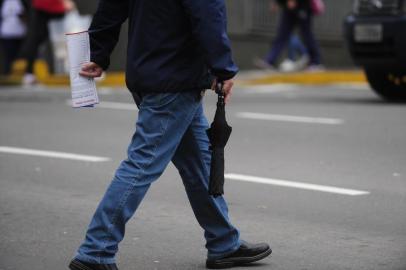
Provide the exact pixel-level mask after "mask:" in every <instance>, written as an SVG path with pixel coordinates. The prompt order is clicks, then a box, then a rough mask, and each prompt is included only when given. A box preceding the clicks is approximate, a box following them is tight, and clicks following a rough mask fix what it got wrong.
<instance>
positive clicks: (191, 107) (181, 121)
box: [76, 92, 226, 264]
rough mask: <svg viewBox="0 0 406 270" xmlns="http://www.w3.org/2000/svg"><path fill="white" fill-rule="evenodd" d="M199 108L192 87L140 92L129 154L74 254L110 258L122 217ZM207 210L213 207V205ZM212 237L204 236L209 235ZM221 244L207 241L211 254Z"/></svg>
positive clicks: (167, 159) (130, 211)
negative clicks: (181, 89)
mask: <svg viewBox="0 0 406 270" xmlns="http://www.w3.org/2000/svg"><path fill="white" fill-rule="evenodd" d="M199 110H201V101H200V99H198V98H197V93H195V92H190V93H170V94H151V95H146V96H144V97H143V100H142V103H141V105H140V111H139V116H138V121H137V125H136V132H135V134H134V136H133V138H132V141H131V143H130V146H129V147H128V158H127V159H126V160H124V161H123V162H122V163H121V164H120V166H119V168H118V169H117V171H116V174H115V176H114V179H113V181H112V182H111V184H110V186H109V187H108V189H107V191H106V193H105V195H104V197H103V199H102V201H101V202H100V204H99V206H98V207H97V209H96V212H95V214H94V216H93V218H92V220H91V222H90V225H89V228H88V230H87V233H86V238H85V240H84V242H83V244H82V245H81V246H80V247H79V249H78V253H77V256H76V258H77V259H79V260H82V261H86V262H90V263H101V264H109V263H114V262H115V254H116V253H117V251H118V244H119V243H120V241H121V240H122V239H123V238H124V233H125V224H126V222H127V221H128V220H129V219H130V218H131V217H132V216H133V214H134V213H135V211H136V209H137V208H138V206H139V204H140V203H141V201H142V199H143V198H144V196H145V194H146V192H147V190H148V188H149V187H150V185H151V183H152V182H153V181H155V180H156V179H158V178H159V176H160V175H161V174H162V173H163V171H164V170H165V168H166V166H167V165H168V163H169V162H170V160H171V159H172V157H173V156H174V155H175V152H177V149H178V145H179V144H180V142H181V140H183V139H182V138H183V136H184V134H185V132H186V131H187V130H188V129H189V127H190V125H191V124H192V122H193V121H194V119H195V116H196V113H197V112H198V111H199ZM205 195H206V196H207V194H205ZM206 201H207V199H206ZM219 201H221V199H219ZM201 203H205V201H204V200H203V201H201ZM194 205H195V206H197V205H196V204H194ZM218 205H221V204H218ZM221 208H223V209H224V208H225V209H224V211H225V213H226V206H225V204H224V205H222V206H221ZM206 209H208V210H210V211H212V210H216V209H217V208H216V207H213V208H206ZM217 211H218V209H217ZM207 215H210V213H207V214H206V218H207ZM215 215H218V214H215ZM223 215H224V214H223ZM203 216H205V215H203ZM224 216H225V217H226V214H225V215H224ZM203 224H206V223H203ZM211 226H213V225H211ZM206 227H207V232H209V234H210V233H213V234H216V235H219V233H218V232H217V230H216V229H214V230H213V229H210V228H209V225H205V228H206ZM214 227H215V226H214ZM214 227H213V228H214ZM219 227H221V226H219ZM214 238H215V237H213V236H212V235H209V239H214ZM220 243H221V240H217V241H216V240H215V241H213V240H212V246H213V248H212V250H213V254H214V253H216V251H220V250H223V249H222V247H221V246H220ZM224 243H225V241H224ZM210 246H211V245H209V247H210Z"/></svg>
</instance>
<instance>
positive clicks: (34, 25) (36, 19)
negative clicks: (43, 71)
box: [21, 0, 75, 85]
mask: <svg viewBox="0 0 406 270" xmlns="http://www.w3.org/2000/svg"><path fill="white" fill-rule="evenodd" d="M74 8H75V4H74V2H72V0H32V12H31V15H30V20H29V31H28V36H27V39H26V40H25V42H24V45H23V47H22V51H21V56H22V58H23V59H25V60H26V61H27V67H26V70H25V75H24V77H23V84H24V85H32V84H35V83H36V82H37V79H36V77H35V75H34V61H35V59H36V58H37V55H38V49H39V47H40V45H41V44H42V43H44V42H45V41H46V40H48V38H49V31H48V23H49V21H50V20H53V19H63V17H64V15H65V14H66V13H67V12H68V11H71V10H73V9H74Z"/></svg>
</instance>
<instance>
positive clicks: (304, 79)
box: [239, 71, 367, 85]
mask: <svg viewBox="0 0 406 270" xmlns="http://www.w3.org/2000/svg"><path fill="white" fill-rule="evenodd" d="M365 82H367V80H366V77H365V74H364V73H363V72H362V71H320V72H301V73H288V74H279V73H277V74H270V75H264V76H262V77H259V78H255V79H245V80H240V81H239V83H241V84H244V85H261V84H276V83H292V84H313V85H314V84H334V83H365Z"/></svg>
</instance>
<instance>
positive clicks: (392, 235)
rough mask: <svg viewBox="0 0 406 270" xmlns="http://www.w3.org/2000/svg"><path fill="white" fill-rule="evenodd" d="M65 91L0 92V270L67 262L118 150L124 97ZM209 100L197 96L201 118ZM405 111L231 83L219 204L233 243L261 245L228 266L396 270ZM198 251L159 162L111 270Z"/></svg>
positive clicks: (322, 89)
mask: <svg viewBox="0 0 406 270" xmlns="http://www.w3.org/2000/svg"><path fill="white" fill-rule="evenodd" d="M67 90H68V89H42V88H38V89H34V90H23V89H20V88H1V89H0V243H1V244H0V270H12V269H13V270H28V269H29V270H44V269H46V270H51V269H52V270H61V269H67V267H66V265H67V263H68V262H69V260H70V259H71V257H72V256H73V255H74V252H75V249H76V248H77V246H78V245H79V244H80V242H81V240H82V239H83V236H84V232H85V229H86V227H87V225H88V222H89V219H90V217H91V215H92V213H93V211H94V209H95V207H96V205H97V203H98V201H99V199H100V198H101V196H102V195H103V192H104V190H105V189H106V186H107V185H108V183H109V182H110V180H111V178H112V175H113V173H114V169H115V168H116V167H117V165H118V164H119V162H120V161H121V160H122V159H123V158H124V157H125V156H124V154H125V151H126V147H127V144H128V142H129V139H130V136H131V134H132V132H133V128H134V122H135V120H136V118H137V110H136V107H135V105H132V99H131V97H130V95H129V93H128V92H127V91H126V90H123V89H121V90H117V89H107V88H105V89H100V90H99V94H100V98H101V100H102V103H101V104H100V105H99V106H97V108H96V109H89V108H88V109H72V108H71V107H70V106H69V104H68V101H69V91H67ZM215 101H216V97H215V95H214V94H213V93H207V95H206V98H205V104H206V105H205V107H206V113H207V115H208V118H209V119H210V120H211V119H212V117H213V113H214V110H215ZM405 110H406V108H405V105H404V104H403V105H402V104H387V103H384V102H382V101H381V100H380V99H379V98H377V97H376V96H375V95H374V94H373V93H372V92H371V91H370V90H369V89H368V88H367V86H365V85H350V86H345V85H333V86H328V87H327V86H317V87H316V86H315V87H313V86H294V85H274V86H256V87H242V86H239V87H237V88H236V89H235V94H234V96H233V100H232V103H231V104H230V105H229V106H228V111H227V113H228V119H229V122H230V124H231V125H232V126H233V134H232V137H231V140H230V143H229V145H228V147H227V150H226V162H227V163H226V173H227V175H226V176H227V178H228V179H227V180H226V181H227V182H226V198H227V200H228V201H229V207H230V213H231V219H232V221H233V223H235V225H236V226H238V227H239V228H240V230H241V234H242V238H243V239H246V240H248V241H254V242H256V241H266V242H269V243H271V246H272V248H273V250H274V253H273V254H272V256H271V257H270V258H267V259H266V260H264V261H262V262H260V263H258V264H256V267H246V268H245V267H241V268H238V269H250V270H254V269H272V270H329V269H331V270H341V269H343V270H344V269H354V270H362V269H365V270H375V269H376V270H405V269H406V207H405V206H406V166H405V165H406V143H405V138H406V117H405ZM49 151H51V152H49ZM73 154H75V155H73ZM205 252H206V251H205V249H204V238H203V234H202V230H201V229H200V227H199V226H198V224H197V222H196V221H195V219H194V216H193V213H192V211H191V209H190V207H189V204H188V202H187V199H186V195H185V192H184V190H183V187H182V184H181V181H180V178H179V176H178V174H177V171H176V170H175V168H174V167H173V166H172V165H170V166H169V167H168V169H167V170H166V172H165V173H164V175H163V176H162V177H161V178H160V179H159V180H158V182H157V183H155V184H154V185H153V186H152V188H151V189H150V191H149V193H148V194H147V197H146V199H145V200H144V201H143V203H142V205H141V207H140V209H139V210H138V211H137V213H136V215H135V217H134V218H133V219H132V220H131V221H130V222H129V224H128V227H127V231H126V238H125V240H124V241H123V243H122V244H121V250H120V253H119V256H118V264H119V267H120V269H124V270H150V269H152V270H153V269H163V270H167V269H171V270H190V269H205V265H204V263H205Z"/></svg>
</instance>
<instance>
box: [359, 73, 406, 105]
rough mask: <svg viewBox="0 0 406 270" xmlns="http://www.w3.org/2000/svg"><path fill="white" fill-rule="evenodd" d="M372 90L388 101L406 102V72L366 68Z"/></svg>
mask: <svg viewBox="0 0 406 270" xmlns="http://www.w3.org/2000/svg"><path fill="white" fill-rule="evenodd" d="M365 74H366V76H367V79H368V82H369V84H370V85H371V87H372V89H373V90H374V91H375V92H376V93H377V94H378V95H379V96H381V97H382V98H384V99H386V100H388V101H406V70H403V71H401V70H400V69H399V70H383V69H376V68H365Z"/></svg>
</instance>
